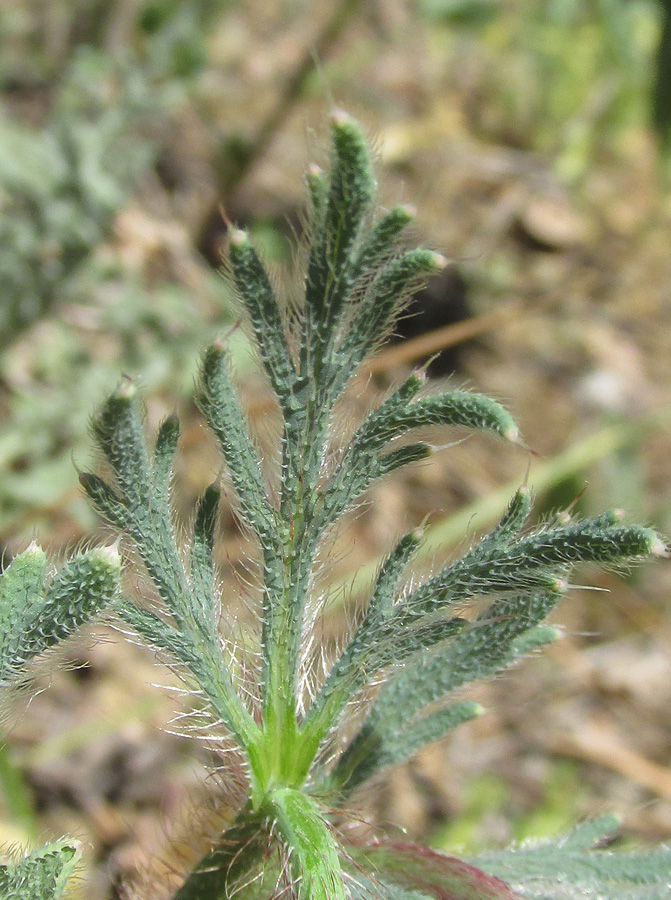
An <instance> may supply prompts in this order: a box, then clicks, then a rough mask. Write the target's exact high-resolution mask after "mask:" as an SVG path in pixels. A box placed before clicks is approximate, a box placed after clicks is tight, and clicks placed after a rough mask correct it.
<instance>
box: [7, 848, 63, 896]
mask: <svg viewBox="0 0 671 900" xmlns="http://www.w3.org/2000/svg"><path fill="white" fill-rule="evenodd" d="M80 857H81V848H80V845H79V844H78V843H77V842H76V841H71V840H62V841H55V842H54V843H53V844H47V846H46V847H42V848H41V849H40V850H36V851H34V852H33V853H27V854H26V855H25V856H21V857H20V858H19V859H11V858H10V860H9V861H6V860H1V861H0V897H2V900H10V898H11V900H59V897H62V896H63V895H64V892H65V889H66V886H67V882H68V881H69V879H70V877H71V876H72V874H73V872H74V871H75V868H76V865H77V862H78V860H79V858H80Z"/></svg>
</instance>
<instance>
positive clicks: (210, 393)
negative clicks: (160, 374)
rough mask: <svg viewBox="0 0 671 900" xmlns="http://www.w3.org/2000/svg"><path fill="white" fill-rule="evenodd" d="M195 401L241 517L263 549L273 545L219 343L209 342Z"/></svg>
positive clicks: (268, 510)
mask: <svg viewBox="0 0 671 900" xmlns="http://www.w3.org/2000/svg"><path fill="white" fill-rule="evenodd" d="M196 402H197V403H198V406H199V407H200V410H201V412H202V413H203V415H204V416H205V418H206V420H207V423H208V425H209V426H210V428H211V429H212V431H213V432H214V434H215V435H216V436H217V438H218V440H219V443H220V446H221V449H222V451H223V454H224V459H225V460H226V464H227V465H228V469H229V472H230V475H231V480H232V482H233V486H234V488H235V490H236V492H237V495H238V498H239V500H240V505H241V508H242V514H243V516H244V519H245V521H246V522H247V524H248V525H249V526H250V528H251V529H252V530H253V531H254V533H255V534H256V535H257V536H258V538H259V540H260V541H261V545H262V547H263V548H264V549H266V548H268V547H272V546H275V545H276V544H277V534H276V522H275V518H276V516H275V511H274V510H273V508H272V507H271V505H270V502H269V500H268V496H267V493H266V488H265V485H264V483H263V477H262V475H261V464H260V461H259V457H258V454H257V452H256V450H255V448H254V445H253V444H252V440H251V438H250V436H249V430H248V428H247V423H246V421H245V417H244V414H243V412H242V408H241V406H240V399H239V397H238V395H237V393H236V391H235V388H234V387H233V383H232V381H231V378H230V375H229V371H228V362H227V359H226V354H225V351H224V348H223V347H222V346H221V345H220V344H214V345H213V346H211V347H210V348H209V350H208V351H207V352H206V354H205V356H204V358H203V365H202V369H201V382H200V389H199V391H198V394H197V396H196Z"/></svg>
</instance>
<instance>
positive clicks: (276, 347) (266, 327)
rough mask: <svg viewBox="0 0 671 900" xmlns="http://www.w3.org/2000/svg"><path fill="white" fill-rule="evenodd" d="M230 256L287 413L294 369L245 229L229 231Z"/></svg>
mask: <svg viewBox="0 0 671 900" xmlns="http://www.w3.org/2000/svg"><path fill="white" fill-rule="evenodd" d="M229 259H230V263H231V269H232V271H233V277H234V278H235V286H236V288H237V290H238V293H239V294H240V296H241V298H242V300H243V301H244V304H245V309H246V310H247V312H248V313H249V317H250V319H251V321H252V326H253V328H254V334H255V336H256V341H257V343H258V346H259V350H260V353H261V360H262V362H263V365H264V366H265V368H266V371H267V372H268V376H269V377H270V382H271V384H272V386H273V390H274V391H275V394H276V395H277V398H278V400H279V401H280V405H281V406H282V409H283V410H285V411H286V412H288V413H289V414H290V412H291V410H292V409H293V407H294V400H293V392H294V383H295V380H296V370H295V368H294V364H293V362H292V360H291V354H290V352H289V349H288V346H287V338H286V334H285V329H284V324H283V322H282V319H281V316H280V311H279V308H278V305H277V301H276V299H275V294H274V292H273V289H272V287H271V285H270V280H269V279H268V275H267V274H266V271H265V269H264V268H263V266H262V264H261V261H260V260H259V258H258V256H257V255H256V252H255V250H254V248H253V247H252V245H251V244H250V242H249V237H248V236H247V234H246V233H245V232H244V231H237V230H236V231H234V232H233V233H232V234H231V241H230V250H229Z"/></svg>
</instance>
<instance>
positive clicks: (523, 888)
mask: <svg viewBox="0 0 671 900" xmlns="http://www.w3.org/2000/svg"><path fill="white" fill-rule="evenodd" d="M616 824H617V823H616V822H614V820H613V818H612V817H602V818H601V819H597V820H596V821H595V822H593V823H587V824H586V825H582V826H580V827H579V828H577V829H576V830H575V831H573V832H570V833H569V834H568V835H566V836H564V837H560V838H556V839H554V840H551V841H541V842H537V843H529V844H524V845H522V846H521V847H517V848H511V849H508V850H501V851H498V852H495V853H483V854H480V855H479V856H478V857H476V858H475V859H474V860H473V862H474V863H475V864H476V865H477V866H481V867H482V868H483V869H484V871H486V872H489V873H491V874H493V875H496V876H498V877H499V878H504V879H505V880H506V881H507V882H508V883H509V884H510V886H511V888H512V889H513V890H514V891H516V892H517V894H518V895H519V896H520V897H524V898H529V900H582V898H584V897H595V898H596V897H607V898H608V900H667V898H668V897H669V890H670V889H671V848H668V847H659V848H657V849H653V850H641V851H635V850H632V851H608V850H598V849H597V850H592V849H589V848H590V847H591V846H593V844H594V843H595V842H597V841H602V840H603V839H607V838H609V837H611V836H612V833H613V826H614V825H616Z"/></svg>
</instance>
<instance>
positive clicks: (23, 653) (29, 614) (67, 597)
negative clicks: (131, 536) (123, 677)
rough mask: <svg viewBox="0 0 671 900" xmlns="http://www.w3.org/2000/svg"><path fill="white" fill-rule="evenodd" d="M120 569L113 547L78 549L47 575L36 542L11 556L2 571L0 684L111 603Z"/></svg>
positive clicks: (15, 677) (14, 677) (16, 675)
mask: <svg viewBox="0 0 671 900" xmlns="http://www.w3.org/2000/svg"><path fill="white" fill-rule="evenodd" d="M120 573H121V559H120V557H119V552H118V550H117V548H116V546H111V547H97V548H95V549H93V550H89V551H87V552H86V553H79V554H77V555H76V556H74V557H73V558H72V559H71V560H70V561H69V562H67V563H66V564H65V565H64V566H63V568H62V569H60V571H58V572H56V573H55V574H54V575H52V576H51V577H49V576H48V572H47V557H46V554H45V553H44V551H43V550H42V549H41V548H40V547H38V546H37V544H35V543H32V544H31V545H30V546H29V547H28V548H27V549H26V550H24V552H23V553H20V554H19V555H18V556H17V557H15V559H13V560H12V562H11V564H10V565H9V566H8V567H7V569H5V571H4V572H3V573H2V575H0V687H5V686H7V685H10V684H11V683H12V682H14V681H16V680H20V678H21V676H22V675H23V674H24V672H25V668H26V666H27V665H28V664H29V663H30V662H31V661H32V660H33V659H35V658H36V657H38V656H40V655H41V654H42V653H44V652H45V651H47V650H49V649H51V648H52V647H54V646H56V644H58V643H60V642H61V641H63V640H65V639H66V638H68V637H70V636H71V635H72V634H74V633H75V632H76V631H77V630H78V629H79V628H80V627H81V626H82V625H84V624H85V623H87V622H91V621H93V620H94V619H96V618H97V617H99V616H100V614H101V613H102V612H103V611H104V610H105V609H107V607H109V606H110V605H111V604H113V603H114V601H115V600H116V599H118V589H119V576H120Z"/></svg>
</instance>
